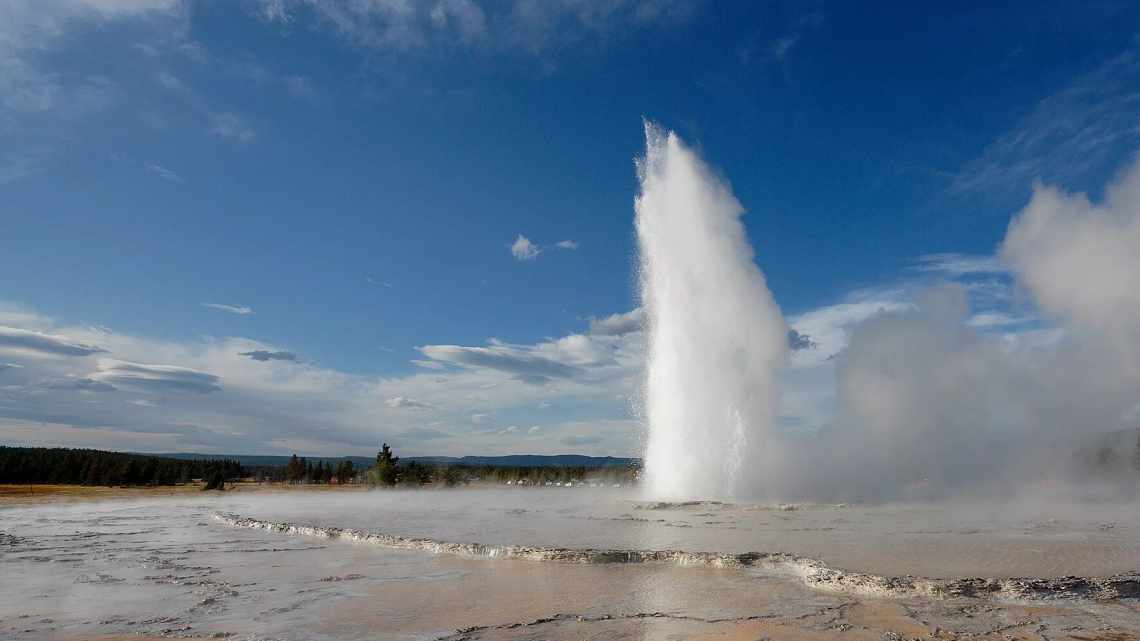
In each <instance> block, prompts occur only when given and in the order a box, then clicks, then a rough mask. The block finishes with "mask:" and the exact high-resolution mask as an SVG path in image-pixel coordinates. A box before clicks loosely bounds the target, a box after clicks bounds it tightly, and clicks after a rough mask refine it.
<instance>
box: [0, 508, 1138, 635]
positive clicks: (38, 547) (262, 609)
mask: <svg viewBox="0 0 1140 641" xmlns="http://www.w3.org/2000/svg"><path fill="white" fill-rule="evenodd" d="M1023 505H1024V503H1023ZM218 512H226V513H236V514H241V515H244V516H248V517H252V518H256V519H264V520H272V521H276V522H288V523H297V524H309V525H315V526H322V527H340V528H362V529H366V530H369V531H377V532H385V533H389V534H393V535H397V536H404V537H422V538H427V539H433V540H439V541H451V542H460V543H470V542H480V543H484V544H489V545H524V546H528V545H529V546H541V547H557V548H567V549H581V548H604V549H612V548H624V549H656V550H663V549H672V550H689V551H706V552H727V553H738V552H744V551H758V552H787V553H792V554H795V555H801V556H805V557H812V558H815V559H819V560H820V561H822V562H824V563H826V564H828V565H830V566H832V567H835V568H841V569H844V570H853V571H862V572H871V573H877V574H885V575H901V574H917V575H924V576H933V577H961V576H1059V575H1069V574H1075V575H1082V576H1092V575H1101V576H1104V575H1112V574H1121V573H1125V572H1128V571H1131V570H1135V569H1138V568H1140V549H1138V548H1140V545H1138V543H1137V541H1140V517H1138V516H1137V515H1136V514H1135V510H1128V509H1117V508H1116V507H1115V506H1101V507H1096V506H1091V507H1090V506H1085V507H1080V508H1077V507H1069V508H1062V507H1058V506H1056V505H1054V506H1051V507H1045V506H1044V505H1042V506H1041V507H1039V508H1026V507H1022V508H1020V509H1019V510H1013V509H1011V508H1010V507H1009V506H999V505H990V506H985V505H965V504H954V505H915V506H881V507H860V506H849V507H839V506H798V507H797V509H787V506H784V507H780V506H755V505H725V504H708V503H698V504H691V505H657V504H653V503H643V502H639V501H637V500H635V499H634V497H633V496H632V495H630V494H627V493H623V492H621V491H617V490H604V491H601V490H596V489H587V488H551V489H545V488H544V489H521V490H502V489H487V490H462V491H446V492H445V491H420V492H372V493H340V492H322V493H307V492H289V493H284V494H280V495H267V496H259V495H241V494H234V495H222V496H211V495H202V496H194V497H190V498H171V499H163V500H154V501H150V500H147V501H112V502H100V503H87V504H77V505H69V506H50V505H49V506H35V507H10V508H4V509H0V523H2V525H0V530H2V531H3V535H2V536H0V563H2V567H0V571H2V572H3V576H4V580H3V581H2V582H0V637H2V638H13V639H43V638H55V639H71V638H87V637H94V636H96V635H99V634H110V633H125V632H132V633H133V632H139V631H143V632H149V633H165V634H172V635H177V636H203V637H204V636H209V635H211V634H215V633H230V634H233V635H235V636H236V637H237V638H254V639H268V638H285V639H366V638H368V639H376V638H380V639H385V638H393V639H428V638H436V637H446V636H448V635H452V634H454V633H455V631H456V630H459V629H461V628H470V627H477V628H478V629H477V630H474V631H471V632H469V633H467V635H466V636H467V637H468V638H563V637H565V638H581V637H584V636H591V635H597V636H598V637H599V638H605V637H609V636H613V635H616V634H632V635H633V637H634V638H659V637H660V636H663V635H667V634H677V635H679V636H680V638H688V637H696V636H701V635H706V634H714V633H715V634H721V633H724V634H728V633H732V634H742V635H746V636H748V635H750V636H748V638H758V637H760V636H769V637H770V638H772V639H780V638H789V639H793V638H794V639H803V638H869V639H871V638H873V639H879V638H882V637H881V635H882V634H883V633H885V632H896V633H898V634H900V635H903V637H904V638H909V637H921V636H927V635H929V633H930V632H931V631H932V630H933V629H934V627H938V628H940V629H941V630H942V631H944V632H945V631H950V630H953V631H957V632H964V631H970V630H973V631H974V632H976V633H978V634H981V633H983V632H986V631H988V630H994V629H997V628H1000V627H1003V626H1014V627H1013V628H1009V629H1010V630H1012V631H1013V633H1016V634H1015V635H1014V638H1019V637H1018V635H1020V634H1021V633H1022V632H1025V633H1026V634H1025V635H1024V636H1021V637H1020V638H1039V637H1038V636H1034V634H1036V632H1033V631H1034V630H1037V629H1038V628H1039V627H1041V626H1045V629H1047V630H1048V631H1049V633H1048V634H1047V636H1048V637H1049V638H1053V639H1056V638H1066V637H1065V636H1064V634H1066V633H1064V632H1063V631H1062V629H1063V628H1065V627H1068V628H1071V629H1070V632H1073V631H1074V630H1081V629H1087V630H1095V629H1097V628H1104V627H1106V626H1107V628H1109V629H1111V630H1115V631H1117V632H1119V633H1120V634H1135V633H1137V632H1138V631H1140V610H1138V609H1137V604H1136V601H1135V599H1123V600H1119V599H1117V600H1112V601H1110V602H1104V603H1094V602H1091V601H1086V600H1081V599H1069V598H1066V599H1057V600H1053V601H1050V600H1036V601H1030V602H1026V603H1022V604H1013V603H1008V602H1004V601H1002V600H1000V599H997V600H995V599H957V598H955V599H932V598H928V597H920V596H903V597H900V598H891V599H876V598H870V597H868V596H866V595H860V594H850V593H836V592H827V591H821V590H813V589H810V588H809V587H807V586H806V585H805V584H804V583H803V581H802V580H801V578H800V577H797V576H794V575H791V574H788V573H781V572H766V571H762V570H754V569H743V570H742V569H715V568H708V567H679V566H677V565H673V564H668V563H649V564H640V565H625V564H600V565H592V564H575V563H547V562H534V561H518V560H483V559H472V558H465V557H462V556H455V555H449V554H431V553H427V552H423V551H409V550H392V549H387V548H384V547H382V546H375V545H361V544H354V543H351V542H347V541H342V540H329V539H325V538H322V537H319V536H298V535H290V534H283V533H279V532H274V531H266V530H262V529H250V528H242V527H232V526H229V525H226V524H225V523H224V522H222V521H219V520H217V519H215V518H214V516H213V515H214V514H216V513H218ZM580 618H581V620H580ZM536 621H537V623H535V622H536ZM1026 621H1032V622H1034V623H1033V624H1032V625H1030V624H1028V623H1025V622H1026ZM518 623H526V624H528V625H525V626H517V627H510V626H512V625H513V624H518ZM1019 625H1020V627H1017V626H1019ZM1030 633H1032V634H1030ZM1073 634H1076V633H1075V632H1073ZM812 635H814V636H812ZM987 638H988V637H987ZM995 638H998V637H995ZM1071 638H1078V637H1076V636H1073V637H1071ZM1089 638H1096V637H1089ZM1106 638H1108V637H1106ZM1112 638H1119V639H1126V638H1140V637H1129V636H1120V637H1112Z"/></svg>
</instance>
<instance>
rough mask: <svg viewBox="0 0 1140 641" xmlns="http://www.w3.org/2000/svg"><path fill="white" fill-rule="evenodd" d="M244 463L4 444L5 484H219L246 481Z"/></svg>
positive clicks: (0, 464)
mask: <svg viewBox="0 0 1140 641" xmlns="http://www.w3.org/2000/svg"><path fill="white" fill-rule="evenodd" d="M245 474H246V471H245V469H244V468H243V467H242V465H241V463H239V462H237V461H234V460H226V459H209V460H183V459H173V458H164V457H159V456H148V455H146V454H128V453H125V452H105V451H102V450H86V449H68V448H47V447H6V446H0V483H10V484H59V485H119V486H122V485H177V484H180V483H189V482H191V481H192V480H194V479H205V480H206V481H207V483H208V484H211V485H215V486H216V485H219V483H224V482H226V481H233V480H236V479H239V478H242V477H244V476H245Z"/></svg>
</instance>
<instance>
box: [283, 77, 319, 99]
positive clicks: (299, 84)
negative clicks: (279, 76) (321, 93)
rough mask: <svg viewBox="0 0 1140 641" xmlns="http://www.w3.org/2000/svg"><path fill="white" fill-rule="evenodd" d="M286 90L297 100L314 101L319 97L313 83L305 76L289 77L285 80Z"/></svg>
mask: <svg viewBox="0 0 1140 641" xmlns="http://www.w3.org/2000/svg"><path fill="white" fill-rule="evenodd" d="M285 88H286V89H287V90H288V91H289V93H290V94H292V95H293V96H294V97H296V98H304V99H306V100H312V99H313V98H316V97H317V89H316V87H314V86H313V82H312V81H311V80H309V79H308V78H306V77H305V76H297V75H293V76H287V77H286V78H285Z"/></svg>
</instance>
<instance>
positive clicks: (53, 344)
mask: <svg viewBox="0 0 1140 641" xmlns="http://www.w3.org/2000/svg"><path fill="white" fill-rule="evenodd" d="M3 349H9V350H19V351H23V352H30V353H33V354H39V355H48V356H90V355H91V354H98V353H100V352H104V351H106V350H104V349H103V348H101V347H98V346H95V345H88V344H84V343H78V342H75V341H72V340H70V339H68V338H65V337H62V336H52V335H51V334H43V333H40V332H34V331H28V330H24V329H19V328H16V327H3V326H0V350H3Z"/></svg>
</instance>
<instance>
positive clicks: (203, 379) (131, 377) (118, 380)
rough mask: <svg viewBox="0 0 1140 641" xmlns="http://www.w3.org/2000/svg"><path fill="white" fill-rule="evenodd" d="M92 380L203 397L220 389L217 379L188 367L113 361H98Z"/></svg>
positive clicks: (143, 389) (145, 389) (144, 389)
mask: <svg viewBox="0 0 1140 641" xmlns="http://www.w3.org/2000/svg"><path fill="white" fill-rule="evenodd" d="M91 378H92V379H95V380H97V381H100V382H103V383H108V384H111V385H114V386H116V387H126V388H130V389H136V390H142V391H151V392H194V393H198V394H206V393H209V392H216V391H218V390H220V389H222V388H221V385H220V384H219V383H220V379H219V377H217V376H215V375H213V374H210V373H208V372H201V371H198V370H194V369H191V368H189V367H178V366H176V365H148V364H145V363H132V362H128V361H120V360H114V359H103V360H101V361H99V369H98V370H97V371H96V372H95V373H93V374H92V375H91Z"/></svg>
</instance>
